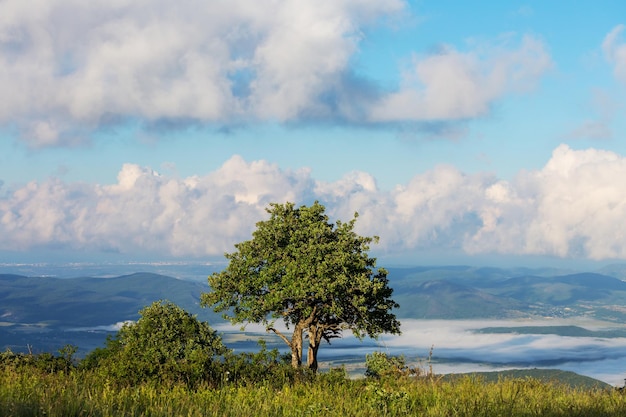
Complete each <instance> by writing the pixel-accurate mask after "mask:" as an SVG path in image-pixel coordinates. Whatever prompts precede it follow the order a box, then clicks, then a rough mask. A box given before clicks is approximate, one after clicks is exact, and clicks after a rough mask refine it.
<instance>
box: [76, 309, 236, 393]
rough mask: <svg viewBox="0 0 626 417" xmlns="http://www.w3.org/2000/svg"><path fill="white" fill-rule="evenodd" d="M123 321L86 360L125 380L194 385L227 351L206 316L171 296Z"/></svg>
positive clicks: (210, 375)
mask: <svg viewBox="0 0 626 417" xmlns="http://www.w3.org/2000/svg"><path fill="white" fill-rule="evenodd" d="M139 313H140V315H141V317H140V318H139V320H138V321H137V322H136V323H130V324H125V325H124V326H123V327H122V328H121V329H120V330H119V332H118V333H117V336H116V337H115V338H109V339H108V340H107V346H106V348H104V349H96V350H95V351H93V352H92V353H90V354H89V355H88V356H87V357H86V358H85V359H84V362H85V366H88V367H95V368H99V369H100V370H101V371H103V372H104V373H105V374H107V375H109V376H111V377H113V378H114V379H116V380H118V381H124V382H125V383H131V384H132V383H140V382H144V381H151V380H158V381H165V382H172V383H176V382H184V383H186V384H188V385H191V386H193V385H195V384H197V383H199V382H202V381H207V380H209V381H211V380H213V381H215V380H216V377H217V373H218V368H219V367H218V366H216V364H217V363H218V362H219V361H217V360H216V357H218V356H221V355H224V354H226V353H227V349H226V347H225V346H224V345H223V343H222V340H221V338H220V337H219V336H218V335H217V333H216V332H215V331H214V330H213V329H212V328H211V327H210V326H209V325H208V323H206V322H201V321H199V320H198V319H197V318H196V317H195V316H193V315H191V314H190V313H188V312H186V311H185V310H183V309H181V308H180V307H178V306H177V305H175V304H173V303H171V302H169V301H156V302H154V303H152V304H151V305H150V306H148V307H145V308H144V309H142V310H141V311H140V312H139Z"/></svg>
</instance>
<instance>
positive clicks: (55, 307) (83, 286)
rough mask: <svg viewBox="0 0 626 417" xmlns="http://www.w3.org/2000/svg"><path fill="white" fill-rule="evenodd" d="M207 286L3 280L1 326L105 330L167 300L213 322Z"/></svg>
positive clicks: (160, 280)
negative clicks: (203, 303)
mask: <svg viewBox="0 0 626 417" xmlns="http://www.w3.org/2000/svg"><path fill="white" fill-rule="evenodd" d="M208 288H209V287H208V284H203V283H199V282H191V281H184V280H178V279H175V278H171V277H166V276H163V275H157V274H151V273H137V274H132V275H126V276H120V277H116V278H71V279H58V278H39V277H23V276H17V275H0V321H2V322H5V323H14V324H17V323H28V324H34V323H39V324H40V323H44V324H46V325H47V326H55V327H74V326H81V327H87V326H102V325H110V324H114V323H117V322H121V321H125V320H135V319H136V318H137V317H138V311H139V310H140V309H141V308H143V307H145V306H146V305H149V304H150V303H152V302H153V301H157V300H162V299H167V300H170V301H172V302H174V303H176V304H178V305H180V306H181V307H183V308H185V309H186V310H188V311H190V312H192V313H194V314H198V316H199V317H201V318H203V319H205V320H208V319H212V320H214V319H215V317H216V316H215V315H214V314H212V313H211V311H210V309H202V308H200V305H199V303H200V294H201V293H202V292H206V291H207V290H208Z"/></svg>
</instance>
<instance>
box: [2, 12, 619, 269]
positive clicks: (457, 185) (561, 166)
mask: <svg viewBox="0 0 626 417" xmlns="http://www.w3.org/2000/svg"><path fill="white" fill-rule="evenodd" d="M625 25H626V3H624V2H623V1H622V0H615V1H610V0H606V1H605V0H596V1H593V2H591V1H584V0H583V1H578V2H576V3H575V5H574V4H573V3H571V2H568V1H550V2H546V1H523V2H516V1H508V2H493V1H472V2H459V1H447V0H439V1H403V0H332V1H331V0H328V1H326V0H315V1H313V0H283V1H272V0H256V1H249V0H248V1H246V0H228V1H220V0H210V1H197V0H179V1H177V2H171V1H165V0H106V1H104V0H92V1H89V2H85V1H80V0H2V1H0V93H1V94H0V96H1V97H2V99H1V100H0V237H1V239H0V262H44V261H45V262H50V261H55V260H57V261H66V262H81V261H94V260H103V261H104V260H106V261H111V260H119V261H125V260H181V259H182V260H184V259H187V260H192V259H193V260H216V259H223V254H224V252H232V251H233V250H234V247H233V245H234V244H235V243H237V242H240V241H243V240H247V239H249V238H250V237H251V233H252V231H253V230H254V228H255V224H256V222H258V221H260V220H263V219H265V218H267V213H266V211H265V209H266V208H267V207H268V205H269V204H270V203H273V202H277V203H283V202H286V201H290V202H294V203H295V204H296V205H302V204H307V205H308V204H311V203H312V202H314V201H316V200H317V201H320V202H321V203H322V204H324V205H325V206H326V209H327V213H328V214H329V216H330V217H331V219H333V220H336V219H340V220H344V221H346V220H349V219H351V218H352V216H353V214H354V213H355V212H358V213H359V218H358V220H357V223H356V231H357V232H358V233H360V234H362V235H367V236H373V235H376V236H380V241H379V243H378V244H377V245H375V246H373V247H372V254H373V255H374V256H377V257H378V258H379V263H380V261H383V262H387V263H396V264H397V263H405V264H437V263H439V264H454V263H483V264H484V263H492V264H493V263H498V262H500V263H502V262H512V263H515V264H518V265H521V264H530V263H554V264H575V263H585V262H590V263H613V262H623V261H624V260H626V229H625V228H624V227H623V224H624V219H626V117H625V116H626V107H625V105H626V26H625Z"/></svg>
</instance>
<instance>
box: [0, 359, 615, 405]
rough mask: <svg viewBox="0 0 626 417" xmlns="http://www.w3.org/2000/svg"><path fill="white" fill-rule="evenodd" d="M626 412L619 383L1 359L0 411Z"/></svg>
mask: <svg viewBox="0 0 626 417" xmlns="http://www.w3.org/2000/svg"><path fill="white" fill-rule="evenodd" d="M406 415H419V416H513V417H514V416H585V417H594V416H625V415H626V396H624V395H622V394H621V393H620V392H618V391H616V390H577V389H572V388H569V387H566V386H563V385H557V384H547V383H543V382H539V381H538V380H535V379H505V380H501V381H498V382H495V383H486V382H483V381H481V380H480V379H475V378H471V377H463V378H459V379H458V380H455V381H442V380H438V379H436V378H432V377H431V378H395V379H394V378H387V379H379V380H374V379H367V380H365V379H362V380H346V379H344V378H341V377H338V376H337V375H319V376H318V377H317V378H314V379H312V380H307V381H302V382H295V383H291V384H284V385H282V386H277V385H276V384H270V383H260V384H257V385H240V386H238V385H234V384H224V385H223V386H221V387H219V388H212V387H208V386H207V387H201V388H198V389H195V390H190V389H189V388H187V387H185V386H181V385H174V386H165V385H158V384H154V383H153V384H143V385H139V386H133V387H123V386H117V385H112V384H109V383H108V382H107V381H106V380H103V379H102V378H100V377H98V376H97V375H96V374H95V373H93V372H88V371H81V370H77V369H74V370H72V371H70V372H57V373H48V372H45V371H42V370H39V369H34V368H22V369H13V368H10V367H6V368H4V369H3V368H2V367H0V416H12V417H26V416H50V417H56V416H58V417H72V416H168V417H169V416H220V417H222V416H233V417H234V416H272V417H274V416H360V417H361V416H364V417H367V416H377V417H378V416H406Z"/></svg>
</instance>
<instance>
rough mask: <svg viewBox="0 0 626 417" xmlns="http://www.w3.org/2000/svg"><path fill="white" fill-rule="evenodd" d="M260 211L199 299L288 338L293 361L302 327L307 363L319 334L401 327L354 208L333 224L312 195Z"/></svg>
mask: <svg viewBox="0 0 626 417" xmlns="http://www.w3.org/2000/svg"><path fill="white" fill-rule="evenodd" d="M267 212H268V213H269V215H270V218H269V219H268V220H265V221H260V222H258V223H257V224H256V226H257V228H256V230H255V231H254V232H253V236H252V239H251V240H248V241H244V242H241V243H238V244H236V245H235V248H236V251H235V252H233V253H227V254H226V255H225V256H226V258H227V259H228V260H229V264H228V266H227V267H226V269H224V270H223V271H221V272H218V273H214V274H212V275H210V276H209V279H208V280H209V285H210V287H211V291H210V292H208V293H204V294H202V296H201V300H202V304H203V305H205V306H213V308H214V310H215V311H216V312H218V311H221V312H224V317H225V318H226V319H228V320H230V321H231V322H232V323H242V324H245V323H262V324H263V325H265V327H266V329H267V331H272V332H274V333H276V334H277V335H278V336H279V337H280V338H281V339H282V340H283V341H284V342H285V343H286V344H287V345H288V346H289V348H290V349H291V363H292V365H293V366H294V367H299V366H301V364H302V353H303V348H302V345H303V337H304V336H305V335H306V336H307V337H308V341H309V346H308V357H307V363H308V366H309V368H311V369H313V370H316V369H317V352H318V349H319V346H320V343H321V341H322V339H324V340H326V341H328V342H330V339H332V338H334V337H339V336H340V335H341V333H342V331H344V330H352V332H353V333H354V335H355V336H356V337H358V338H363V337H365V336H370V337H377V336H379V335H380V334H381V333H393V334H399V333H400V323H399V322H398V320H397V319H396V317H395V315H394V314H393V313H392V312H391V310H392V309H394V308H397V307H398V304H397V303H396V302H394V301H393V300H392V299H391V295H392V292H393V290H392V289H391V288H390V287H389V285H388V279H387V271H386V270H385V269H383V268H378V269H376V259H375V258H372V257H370V256H369V255H368V253H367V252H368V251H369V245H370V243H372V242H373V241H376V242H377V241H378V237H362V236H359V235H358V234H356V233H355V232H354V226H355V222H356V219H357V217H358V214H357V213H355V215H354V218H353V219H352V220H350V221H349V222H342V221H337V222H336V223H335V224H332V223H330V222H329V218H328V216H327V215H326V214H325V207H324V206H323V205H321V204H320V203H318V202H315V203H314V204H313V205H311V206H310V207H307V206H304V205H303V206H301V207H298V208H296V207H295V205H294V204H293V203H289V202H288V203H285V204H277V203H273V204H271V205H270V206H269V207H268V208H267ZM278 320H282V321H283V323H284V324H285V325H286V327H287V328H288V329H291V328H293V333H292V335H291V338H289V337H288V335H287V334H285V333H283V331H281V330H279V329H278V328H277V326H276V322H277V321H278Z"/></svg>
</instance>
